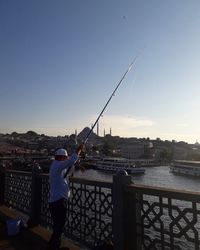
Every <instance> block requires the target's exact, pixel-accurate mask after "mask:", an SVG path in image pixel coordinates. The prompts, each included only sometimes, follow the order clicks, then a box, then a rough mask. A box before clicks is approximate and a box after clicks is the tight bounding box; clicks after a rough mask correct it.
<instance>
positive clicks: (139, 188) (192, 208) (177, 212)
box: [0, 168, 200, 250]
mask: <svg viewBox="0 0 200 250" xmlns="http://www.w3.org/2000/svg"><path fill="white" fill-rule="evenodd" d="M70 186H71V198H70V200H69V202H68V208H67V218H68V219H67V222H66V226H65V232H64V235H65V236H66V238H67V239H68V240H70V242H73V243H74V245H75V246H82V248H81V247H80V249H83V247H85V248H87V249H92V248H93V247H94V245H95V243H96V242H97V241H105V240H111V241H112V242H113V244H114V249H116V250H133V249H135V250H141V249H165V250H168V249H169V250H177V249H180V250H182V249H185V250H186V249H191V250H192V249H194V250H198V249H200V192H188V191H182V190H173V189H170V188H169V189H167V188H159V187H152V186H144V185H136V184H134V183H133V182H132V178H131V176H127V175H120V174H119V175H115V176H113V181H112V182H104V181H102V182H100V181H95V180H86V179H80V178H71V179H70ZM48 197H49V183H48V175H46V174H43V173H40V171H39V170H38V169H37V168H34V169H33V171H32V172H22V171H15V170H5V171H1V172H0V204H1V208H2V207H3V208H7V209H8V208H9V209H12V210H14V211H15V212H16V211H18V212H20V213H21V214H23V215H25V216H26V217H27V218H28V222H29V225H30V228H32V230H34V228H38V227H40V228H42V230H45V231H46V232H49V233H50V232H51V228H52V220H51V216H50V213H49V207H48ZM70 249H73V248H70Z"/></svg>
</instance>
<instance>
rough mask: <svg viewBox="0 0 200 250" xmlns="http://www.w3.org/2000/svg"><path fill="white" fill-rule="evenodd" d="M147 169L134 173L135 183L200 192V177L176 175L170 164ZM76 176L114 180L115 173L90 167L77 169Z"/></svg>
mask: <svg viewBox="0 0 200 250" xmlns="http://www.w3.org/2000/svg"><path fill="white" fill-rule="evenodd" d="M145 170H146V171H145V174H142V175H132V179H133V182H134V183H135V184H142V185H148V186H156V187H165V188H172V189H176V190H187V191H199V192H200V178H196V177H190V176H184V175H176V174H174V173H172V172H171V171H170V168H169V166H160V167H146V168H145ZM75 177H80V178H85V179H90V180H91V179H92V180H99V181H112V178H113V174H111V173H106V172H103V171H99V170H94V169H88V170H86V171H85V172H83V173H82V172H80V171H77V172H76V173H75Z"/></svg>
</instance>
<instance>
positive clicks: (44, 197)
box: [40, 174, 52, 227]
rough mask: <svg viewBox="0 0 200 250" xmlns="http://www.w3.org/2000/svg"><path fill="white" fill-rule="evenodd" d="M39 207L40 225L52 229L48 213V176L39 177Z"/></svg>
mask: <svg viewBox="0 0 200 250" xmlns="http://www.w3.org/2000/svg"><path fill="white" fill-rule="evenodd" d="M41 182H42V185H41V207H40V209H41V210H40V223H41V225H42V226H45V227H52V219H51V215H50V211H49V203H48V202H49V189H50V186H49V175H47V174H42V175H41Z"/></svg>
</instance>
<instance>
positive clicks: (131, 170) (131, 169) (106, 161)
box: [93, 158, 145, 174]
mask: <svg viewBox="0 0 200 250" xmlns="http://www.w3.org/2000/svg"><path fill="white" fill-rule="evenodd" d="M93 167H94V169H97V170H102V171H106V172H114V173H116V172H118V171H121V170H122V171H123V170H125V171H126V172H127V173H128V174H144V173H145V169H144V168H141V167H136V166H135V164H134V163H133V162H131V161H130V160H128V159H123V158H103V159H100V160H98V161H96V162H95V163H94V164H93Z"/></svg>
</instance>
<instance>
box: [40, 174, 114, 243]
mask: <svg viewBox="0 0 200 250" xmlns="http://www.w3.org/2000/svg"><path fill="white" fill-rule="evenodd" d="M41 177H42V196H41V217H40V221H41V225H43V226H45V227H50V228H51V227H52V220H51V216H50V213H49V206H48V198H49V182H48V175H45V174H42V175H41ZM70 189H71V197H70V199H69V202H68V207H67V222H66V227H65V235H66V236H67V237H68V238H71V239H74V240H76V241H77V242H79V243H83V244H84V245H88V246H93V245H94V243H95V241H97V240H105V239H107V238H112V184H111V183H105V182H96V181H89V180H84V179H77V178H71V179H70Z"/></svg>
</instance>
